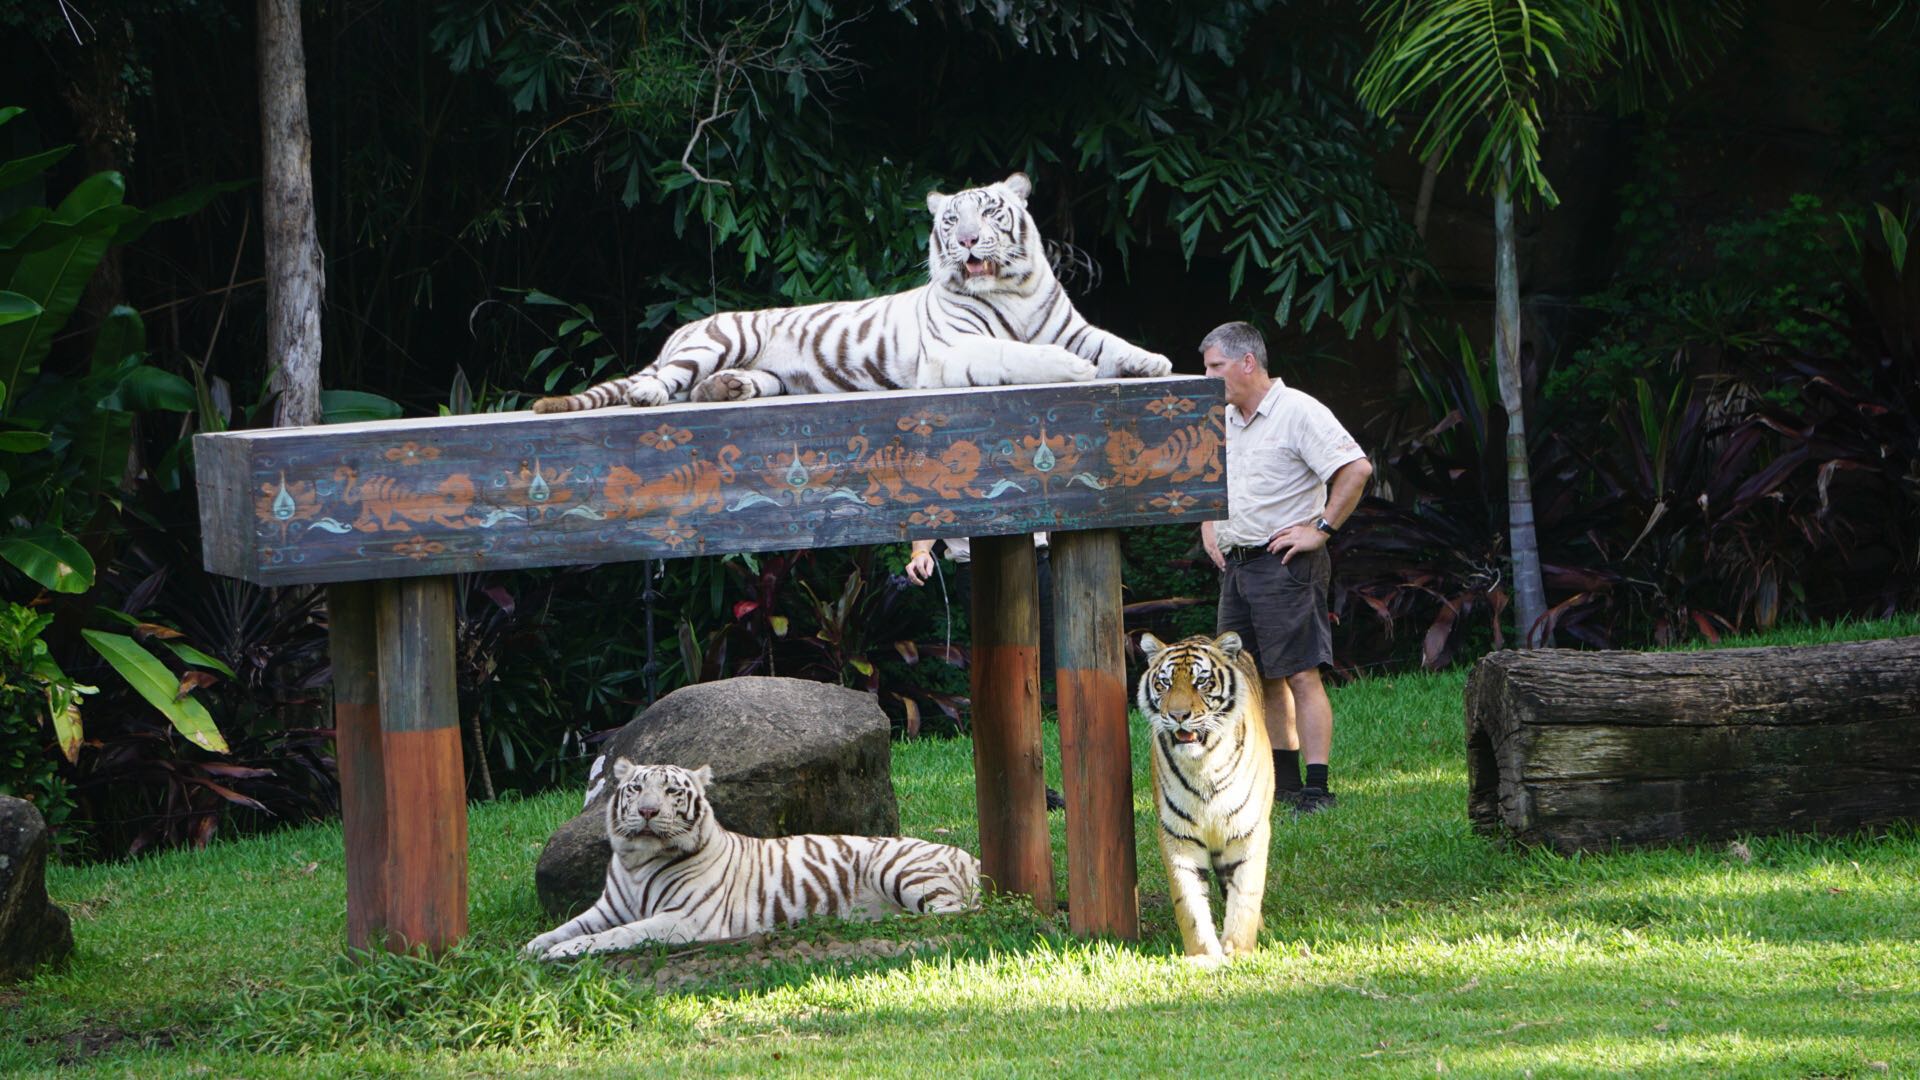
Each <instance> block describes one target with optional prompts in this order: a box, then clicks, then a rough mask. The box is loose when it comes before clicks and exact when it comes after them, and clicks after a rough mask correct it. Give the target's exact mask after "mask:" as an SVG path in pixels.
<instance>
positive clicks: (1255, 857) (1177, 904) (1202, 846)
mask: <svg viewBox="0 0 1920 1080" xmlns="http://www.w3.org/2000/svg"><path fill="white" fill-rule="evenodd" d="M1140 649H1141V651H1142V652H1144V653H1146V654H1147V670H1146V671H1145V672H1144V673H1142V674H1141V676H1140V691H1139V696H1138V703H1139V706H1140V712H1141V713H1142V714H1144V715H1145V716H1146V718H1147V724H1148V726H1149V727H1150V728H1151V730H1152V735H1153V750H1152V753H1153V801H1154V810H1155V813H1156V815H1157V816H1158V817H1159V819H1160V829H1159V834H1160V858H1161V859H1162V861H1164V862H1165V864H1166V867H1167V891H1168V892H1170V893H1172V894H1173V918H1174V922H1175V923H1177V924H1178V925H1179V927H1180V940H1181V943H1182V944H1183V945H1185V947H1186V953H1187V956H1189V957H1191V958H1193V959H1194V960H1195V961H1196V962H1199V963H1202V964H1208V965H1211V964H1216V963H1219V962H1220V961H1222V960H1225V959H1226V958H1228V957H1231V956H1240V955H1245V954H1246V953H1250V952H1252V951H1253V949H1254V944H1255V939H1256V938H1257V937H1258V936H1259V934H1260V903H1261V900H1262V899H1263V898H1264V897H1265V895H1266V888H1267V845H1268V842H1269V840H1270V839H1271V837H1272V832H1273V823H1272V813H1273V751H1272V749H1271V744H1270V743H1269V742H1268V740H1267V724H1266V711H1265V708H1264V707H1263V702H1262V700H1261V693H1260V674H1259V672H1258V671H1256V670H1255V668H1254V665H1253V658H1252V657H1251V656H1249V655H1247V653H1246V652H1245V650H1244V649H1243V648H1242V647H1241V643H1240V635H1239V634H1233V633H1227V634H1222V635H1220V636H1219V637H1218V638H1210V637H1206V636H1204V635H1203V636H1198V637H1190V638H1187V639H1186V640H1184V641H1179V642H1176V643H1174V644H1172V645H1166V644H1163V643H1161V641H1160V640H1159V639H1158V638H1156V637H1154V636H1153V635H1152V634H1142V635H1141V636H1140ZM1209 871H1211V872H1212V873H1213V874H1214V875H1215V876H1216V877H1218V878H1219V879H1220V883H1221V885H1222V886H1223V888H1224V890H1225V892H1226V896H1227V903H1226V912H1225V915H1224V917H1223V918H1222V920H1221V930H1220V932H1219V933H1218V934H1217V935H1216V934H1215V932H1214V924H1213V912H1212V909H1211V908H1210V906H1209V904H1208V893H1209V891H1210V890H1209V889H1208V885H1207V874H1208V872H1209Z"/></svg>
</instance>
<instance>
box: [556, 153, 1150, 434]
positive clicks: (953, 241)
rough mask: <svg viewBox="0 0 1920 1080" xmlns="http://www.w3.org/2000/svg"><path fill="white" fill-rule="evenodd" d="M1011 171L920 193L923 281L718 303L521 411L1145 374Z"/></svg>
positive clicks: (1145, 362)
mask: <svg viewBox="0 0 1920 1080" xmlns="http://www.w3.org/2000/svg"><path fill="white" fill-rule="evenodd" d="M1032 191H1033V184H1032V183H1031V182H1030V181H1029V180H1028V179H1027V177H1026V174H1024V173H1014V174H1013V175H1012V176H1009V177H1007V178H1006V179H1005V180H1003V181H1001V182H1000V183H998V184H989V185H987V186H986V187H979V188H969V189H967V190H966V191H962V192H960V193H959V194H957V195H942V194H941V193H939V192H937V191H935V192H931V193H929V194H928V195H927V208H928V209H929V210H932V211H933V231H932V233H931V234H930V235H929V236H928V238H927V266H928V271H929V275H930V280H929V282H928V284H925V285H922V286H920V287H919V288H917V289H910V290H908V291H906V292H901V293H893V294H891V295H889V296H876V297H873V298H872V299H868V300H846V301H841V302H838V303H829V304H812V305H809V306H806V307H792V308H769V309H767V310H764V311H723V312H719V313H716V314H713V315H709V316H707V317H706V318H704V319H700V320H698V321H697V322H692V323H688V324H687V325H686V326H683V327H681V328H680V329H679V330H676V331H674V334H673V336H672V337H670V338H668V339H667V343H666V345H665V346H664V347H663V348H661V350H660V355H659V356H658V357H656V358H655V359H654V361H653V363H651V364H649V365H647V366H646V367H645V368H643V369H641V370H640V371H638V372H636V373H635V374H632V375H628V376H626V377H624V378H620V379H615V380H613V381H612V382H606V383H601V384H600V385H598V386H595V387H592V388H591V389H588V390H585V391H582V392H581V393H578V394H571V395H568V396H566V397H550V398H542V399H540V400H539V401H536V402H534V405H533V411H534V412H541V413H548V412H572V411H575V410H578V409H598V408H602V407H605V406H608V405H620V404H627V405H664V404H666V403H667V402H669V401H686V400H688V398H689V397H691V399H692V400H694V401H737V400H741V399H744V398H753V397H768V396H771V395H774V394H816V393H831V392H837V391H845V390H899V389H902V388H905V387H923V388H937V387H967V386H1004V385H1009V384H1013V383H1049V382H1083V381H1085V380H1087V379H1091V378H1094V377H1095V376H1096V375H1097V376H1099V377H1100V378H1111V377H1114V376H1120V375H1125V376H1156V375H1165V374H1168V373H1169V372H1171V371H1172V370H1173V364H1172V362H1171V361H1169V360H1168V359H1167V358H1166V357H1164V356H1162V355H1160V354H1159V353H1155V352H1148V351H1146V350H1145V349H1142V348H1139V347H1138V346H1135V345H1131V344H1129V343H1127V342H1126V341H1125V340H1123V339H1121V338H1119V337H1117V336H1115V335H1113V334H1110V333H1108V332H1106V331H1105V330H1102V329H1100V328H1099V327H1097V326H1094V325H1092V324H1090V323H1088V322H1087V320H1086V319H1084V318H1082V317H1081V315H1080V313H1079V312H1078V311H1076V310H1074V307H1073V302H1072V301H1070V300H1068V299H1067V294H1066V291H1065V290H1064V289H1062V288H1061V287H1060V282H1059V280H1058V279H1057V278H1055V277H1054V274H1053V267H1051V266H1050V265H1048V263H1047V258H1046V252H1045V251H1044V250H1043V247H1042V244H1041V240H1040V233H1039V230H1038V228H1037V227H1036V226H1035V225H1034V223H1033V217H1032V215H1030V214H1028V213H1027V196H1028V195H1029V194H1031V193H1032Z"/></svg>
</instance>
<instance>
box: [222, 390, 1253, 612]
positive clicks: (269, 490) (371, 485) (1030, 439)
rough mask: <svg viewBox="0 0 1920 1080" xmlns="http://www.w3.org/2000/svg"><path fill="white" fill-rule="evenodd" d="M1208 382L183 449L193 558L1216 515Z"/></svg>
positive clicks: (798, 540)
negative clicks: (191, 491)
mask: <svg viewBox="0 0 1920 1080" xmlns="http://www.w3.org/2000/svg"><path fill="white" fill-rule="evenodd" d="M1223 393H1224V391H1223V388H1222V384H1221V383H1220V382H1219V381H1218V380H1213V379H1205V378H1199V377H1193V376H1170V377H1167V378H1162V379H1119V380H1102V381H1098V382H1091V383H1062V384H1049V385H1043V386H1013V387H992V388H984V389H974V390H901V391H892V392H887V393H871V394H825V395H813V396H805V397H776V398H766V399H761V400H758V401H750V402H744V403H726V404H720V403H711V404H698V405H695V404H681V405H669V406H663V407H660V408H654V409H603V410H596V411H592V412H585V413H568V414H559V415H551V416H535V415H534V414H532V413H497V414H485V415H480V416H456V417H438V418H429V419H419V420H391V421H379V422H373V423H361V424H339V425H333V426H328V427H308V428H285V429H267V430H257V431H233V432H221V433H217V434H206V435H197V436H195V437H194V451H195V454H196V461H197V467H196V472H197V476H198V483H199V488H200V516H201V529H202V541H203V545H204V554H205V558H206V565H207V568H208V569H209V570H212V571H214V572H216V573H221V574H227V575H229V576H233V577H239V578H245V579H247V580H249V581H253V582H257V583H259V584H263V585H287V584H295V583H302V582H336V581H361V580H370V579H379V578H396V577H415V576H429V575H439V574H452V573H460V572H468V571H477V570H502V569H513V568H520V567H534V566H561V565H577V564H583V563H599V562H614V561H621V560H630V559H644V558H671V557H674V556H680V555H694V554H716V553H721V552H736V551H771V550H786V549H795V548H815V547H838V546H845V545H850V544H866V543H878V542H884V541H897V540H903V539H906V538H909V537H933V536H953V537H958V536H976V537H978V536H1005V535H1014V534H1019V533H1028V532H1032V531H1034V530H1036V529H1089V528H1112V527H1119V526H1132V525H1162V524H1168V523H1172V522H1198V521H1203V520H1207V519H1209V518H1218V517H1220V516H1222V515H1223V514H1224V512H1225V507H1226V481H1225V466H1224V457H1223V454H1222V444H1221V436H1222V431H1223V426H1222V425H1223V423H1224V420H1223V418H1224V409H1225V405H1224V397H1223Z"/></svg>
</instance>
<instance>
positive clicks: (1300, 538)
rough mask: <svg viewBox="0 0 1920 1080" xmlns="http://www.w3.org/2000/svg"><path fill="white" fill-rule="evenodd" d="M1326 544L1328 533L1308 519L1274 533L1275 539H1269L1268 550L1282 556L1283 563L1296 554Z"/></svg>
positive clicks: (1301, 553)
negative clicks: (1315, 526)
mask: <svg viewBox="0 0 1920 1080" xmlns="http://www.w3.org/2000/svg"><path fill="white" fill-rule="evenodd" d="M1326 546H1327V534H1326V533H1323V532H1321V531H1320V530H1319V529H1316V528H1314V527H1313V524H1312V523H1311V522H1306V521H1302V522H1299V523H1298V524H1294V525H1289V526H1287V527H1286V528H1284V529H1281V530H1280V531H1279V532H1277V533H1274V534H1273V539H1271V540H1269V541H1267V550H1268V551H1269V552H1271V553H1273V554H1275V555H1278V556H1280V561H1281V562H1283V563H1284V562H1289V561H1291V560H1292V559H1293V557H1294V556H1295V555H1303V554H1307V553H1309V552H1314V551H1318V550H1320V549H1321V548H1323V547H1326Z"/></svg>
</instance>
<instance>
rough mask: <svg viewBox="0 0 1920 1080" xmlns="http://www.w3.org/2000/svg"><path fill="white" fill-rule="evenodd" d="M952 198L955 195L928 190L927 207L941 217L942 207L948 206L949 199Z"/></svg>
mask: <svg viewBox="0 0 1920 1080" xmlns="http://www.w3.org/2000/svg"><path fill="white" fill-rule="evenodd" d="M951 198H953V196H951V195H948V194H945V193H943V192H938V191H929V192H927V209H928V210H930V211H932V213H933V216H934V217H939V216H940V210H941V208H942V207H944V206H946V205H947V200H948V199H951Z"/></svg>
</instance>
